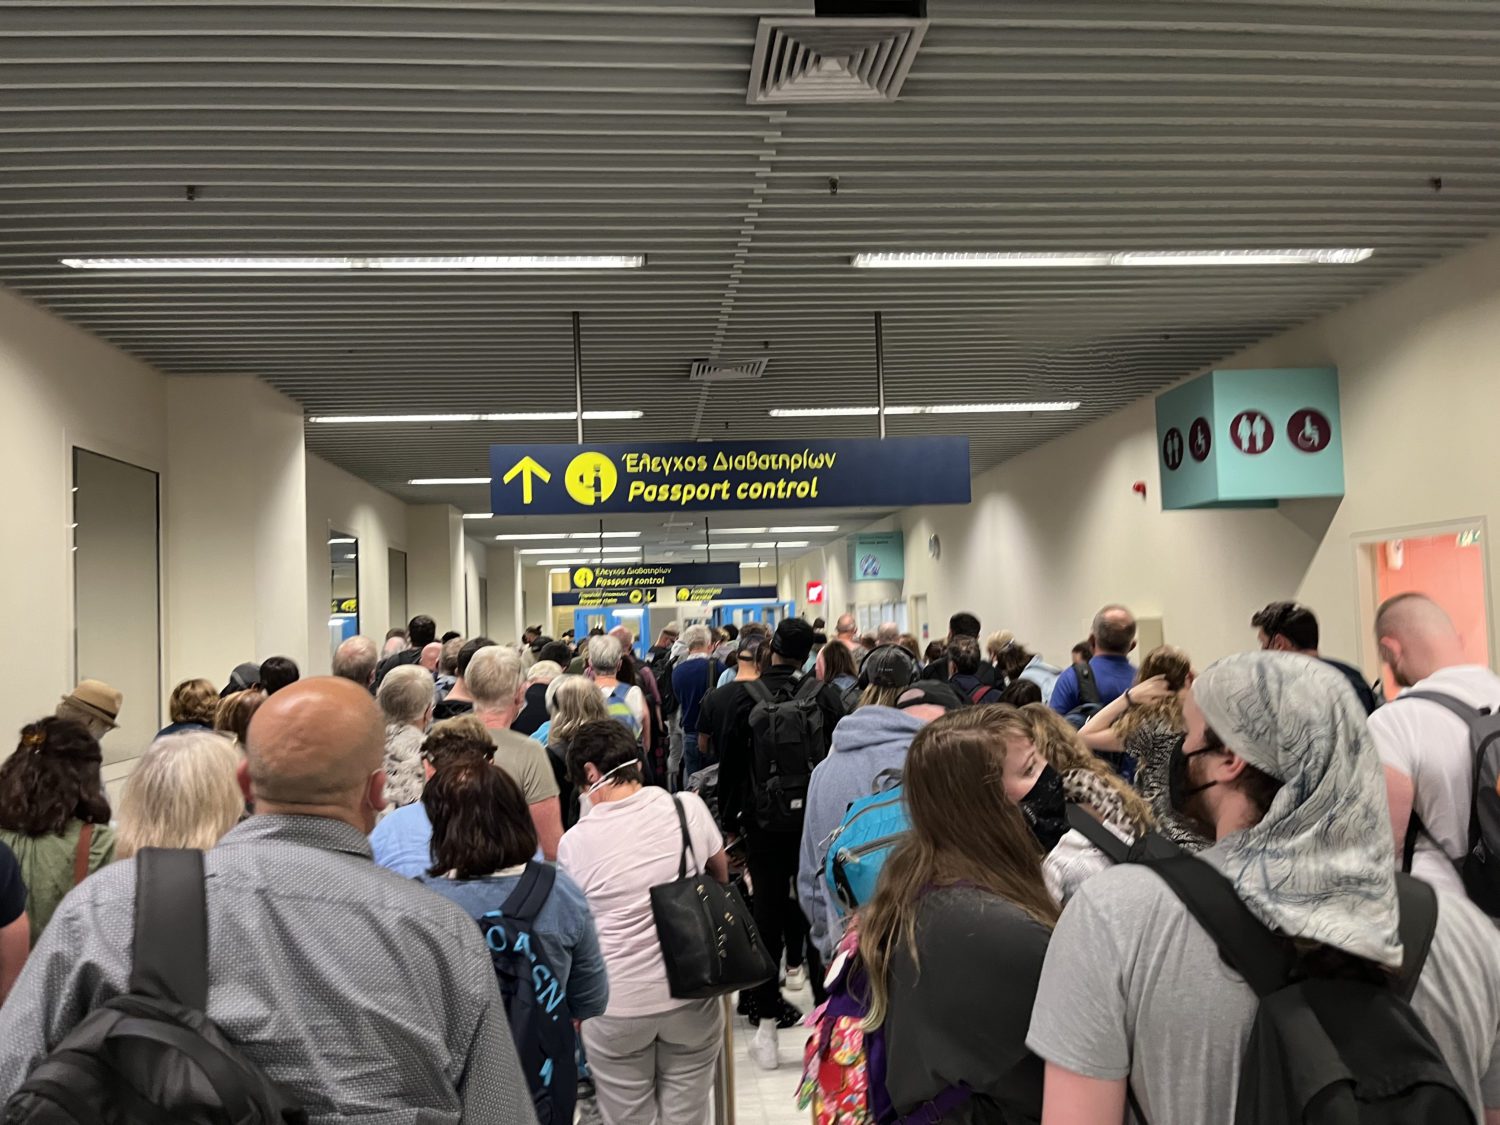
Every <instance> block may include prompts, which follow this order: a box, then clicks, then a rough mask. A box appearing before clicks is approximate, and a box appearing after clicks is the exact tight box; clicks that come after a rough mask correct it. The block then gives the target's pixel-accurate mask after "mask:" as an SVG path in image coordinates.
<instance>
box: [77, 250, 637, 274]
mask: <svg viewBox="0 0 1500 1125" xmlns="http://www.w3.org/2000/svg"><path fill="white" fill-rule="evenodd" d="M61 262H62V264H63V265H65V266H67V267H68V268H69V269H73V270H193V271H210V270H212V271H218V270H260V271H263V272H264V271H283V270H312V271H318V272H336V271H341V270H416V271H421V272H427V271H431V270H521V271H528V272H530V271H537V270H635V269H640V268H641V267H643V266H644V265H645V264H646V257H645V255H644V254H429V255H422V256H394V255H382V256H378V257H373V258H372V257H350V256H346V255H326V256H322V257H303V258H298V257H274V256H266V257H232V256H225V257H217V258H180V257H179V258H151V257H141V258H63V259H61Z"/></svg>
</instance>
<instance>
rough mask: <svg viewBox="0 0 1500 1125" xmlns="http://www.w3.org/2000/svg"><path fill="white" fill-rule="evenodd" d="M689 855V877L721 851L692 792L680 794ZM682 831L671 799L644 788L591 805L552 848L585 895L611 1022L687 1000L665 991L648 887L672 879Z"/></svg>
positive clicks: (704, 809) (707, 816)
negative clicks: (605, 972)
mask: <svg viewBox="0 0 1500 1125" xmlns="http://www.w3.org/2000/svg"><path fill="white" fill-rule="evenodd" d="M677 799H678V800H680V801H681V802H682V811H683V812H684V813H685V814H686V815H687V822H688V836H689V838H690V839H691V840H692V842H693V855H692V857H691V859H690V860H689V862H688V870H689V872H690V873H697V872H701V871H702V870H703V869H704V864H705V863H706V862H707V861H708V859H709V858H710V857H712V856H715V855H717V854H718V853H719V852H721V851H723V850H724V838H723V837H722V836H721V835H720V834H719V829H718V827H717V826H716V825H715V824H714V821H713V817H712V816H711V815H710V814H709V811H708V806H707V805H705V804H704V803H703V801H702V799H701V798H699V797H698V795H697V794H695V793H680V794H678V796H677ZM681 855H682V829H681V827H680V826H679V824H678V820H677V813H676V812H675V811H674V810H673V808H672V795H671V794H670V793H668V792H667V791H666V790H665V789H658V788H655V787H653V786H648V787H646V788H644V789H642V790H641V791H640V792H639V793H632V794H631V795H630V796H629V797H626V798H625V799H624V800H622V801H610V802H609V803H607V804H602V805H594V806H592V807H591V808H590V809H589V810H588V812H586V813H585V814H584V816H583V819H582V820H580V821H579V822H578V823H577V824H576V825H574V826H573V827H572V828H570V829H569V830H568V831H567V832H566V833H565V834H564V835H563V838H562V842H561V843H560V844H559V845H558V847H557V864H558V866H559V867H561V868H562V869H563V870H564V871H566V872H567V873H568V875H569V876H570V877H571V878H572V879H573V881H574V882H575V883H577V884H578V885H579V886H580V887H582V888H583V893H584V896H585V897H586V898H587V899H588V903H589V909H590V910H592V911H593V913H594V924H595V925H596V926H597V927H598V930H599V947H600V949H601V950H602V951H603V953H604V964H605V966H606V967H607V968H608V969H609V1008H608V1010H607V1011H606V1012H605V1014H606V1015H609V1016H649V1015H655V1014H657V1013H660V1012H667V1011H671V1010H672V1009H673V1008H679V1007H681V1006H683V1005H684V1004H690V1003H693V1001H691V1000H676V999H673V997H672V995H671V993H670V992H668V991H667V970H666V966H665V964H664V963H663V962H662V956H661V944H660V943H659V942H658V941H657V937H656V923H655V921H654V920H653V919H652V916H651V888H652V887H654V886H656V885H658V884H660V883H670V882H671V881H672V880H674V879H676V878H677V867H678V859H679V857H680V856H681Z"/></svg>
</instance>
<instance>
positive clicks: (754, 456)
mask: <svg viewBox="0 0 1500 1125" xmlns="http://www.w3.org/2000/svg"><path fill="white" fill-rule="evenodd" d="M969 499H970V493H969V439H968V438H966V437H902V438H834V439H830V440H827V441H726V442H714V443H712V444H705V443H702V442H641V443H636V442H618V443H614V444H608V445H492V446H490V507H491V511H493V512H494V514H495V515H497V516H507V515H511V516H525V515H543V516H560V515H579V514H594V515H603V514H609V513H613V514H620V513H625V512H669V511H679V512H680V511H692V510H699V509H715V510H725V509H736V508H851V507H861V508H871V507H880V508H887V507H888V508H897V507H908V506H910V505H913V504H967V503H968V502H969Z"/></svg>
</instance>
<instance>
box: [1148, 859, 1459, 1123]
mask: <svg viewBox="0 0 1500 1125" xmlns="http://www.w3.org/2000/svg"><path fill="white" fill-rule="evenodd" d="M1146 866H1147V867H1149V868H1150V869H1151V870H1152V871H1155V872H1156V873H1157V875H1159V876H1160V877H1161V878H1162V879H1163V880H1164V881H1165V882H1166V884H1167V885H1168V886H1169V887H1171V888H1172V891H1173V893H1174V894H1176V895H1177V897H1178V898H1179V899H1181V900H1182V903H1183V905H1184V906H1186V907H1187V909H1188V911H1189V913H1191V914H1192V915H1193V917H1194V918H1196V919H1197V921H1198V924H1199V925H1201V926H1202V927H1203V928H1204V929H1205V930H1206V931H1207V932H1208V934H1209V936H1210V937H1212V938H1213V940H1214V944H1215V945H1217V946H1218V948H1219V956H1220V957H1221V958H1223V960H1224V962H1225V964H1227V965H1228V966H1229V967H1230V968H1231V969H1233V970H1234V971H1235V972H1236V973H1238V974H1239V975H1240V976H1242V977H1244V978H1245V982H1246V983H1247V984H1248V985H1249V986H1250V987H1251V988H1253V989H1254V990H1255V994H1256V996H1257V997H1259V998H1260V1007H1259V1008H1258V1009H1257V1011H1256V1015H1255V1023H1254V1025H1253V1027H1252V1028H1251V1032H1250V1042H1249V1044H1248V1045H1247V1046H1246V1048H1245V1055H1244V1059H1243V1060H1242V1062H1241V1066H1240V1084H1239V1090H1238V1094H1237V1100H1236V1105H1235V1115H1234V1125H1456V1123H1458V1122H1465V1121H1468V1122H1472V1121H1473V1120H1474V1117H1473V1113H1472V1111H1471V1110H1470V1108H1469V1103H1468V1100H1467V1099H1466V1098H1465V1097H1464V1094H1463V1091H1462V1090H1461V1089H1460V1088H1459V1085H1458V1082H1457V1081H1456V1080H1455V1079H1454V1077H1453V1073H1452V1071H1451V1070H1450V1069H1449V1068H1448V1064H1447V1062H1446V1061H1445V1060H1444V1059H1443V1055H1442V1052H1441V1051H1440V1050H1439V1049H1438V1046H1437V1043H1436V1042H1434V1041H1433V1038H1432V1035H1431V1034H1430V1033H1429V1032H1428V1030H1427V1028H1426V1026H1425V1025H1424V1024H1423V1023H1422V1020H1421V1017H1420V1016H1418V1015H1417V1014H1416V1012H1415V1011H1413V1010H1412V1007H1411V997H1412V994H1413V993H1414V992H1415V991H1416V987H1417V979H1418V977H1420V976H1421V973H1422V966H1423V964H1424V963H1425V962H1426V960H1427V951H1428V949H1429V948H1430V946H1431V945H1432V935H1433V931H1434V930H1435V929H1436V926H1437V911H1438V903H1437V896H1436V894H1435V893H1434V892H1433V890H1432V888H1431V887H1430V886H1428V885H1427V884H1426V883H1423V882H1421V881H1420V880H1418V879H1413V878H1411V877H1410V876H1407V875H1399V876H1397V879H1396V886H1397V891H1398V893H1399V898H1400V910H1401V922H1400V931H1401V942H1402V945H1403V946H1404V948H1405V957H1404V961H1403V964H1402V966H1401V972H1400V975H1399V976H1398V977H1396V978H1395V980H1394V981H1390V982H1381V983H1375V982H1374V981H1372V980H1371V979H1370V978H1369V977H1368V976H1359V975H1356V974H1344V973H1339V974H1337V975H1332V976H1329V975H1322V974H1318V973H1316V972H1314V973H1312V974H1311V975H1310V974H1309V972H1308V971H1307V969H1306V963H1305V962H1304V961H1303V960H1302V958H1301V957H1300V956H1299V954H1298V951H1297V949H1296V947H1295V946H1294V945H1293V943H1292V942H1291V941H1289V940H1288V939H1286V938H1284V937H1281V936H1279V935H1277V934H1275V933H1273V932H1272V931H1271V930H1270V929H1268V928H1267V927H1266V926H1264V925H1263V924H1262V923H1261V922H1260V920H1259V919H1257V918H1256V917H1255V915H1253V914H1252V913H1250V910H1249V909H1248V908H1247V907H1246V906H1245V904H1244V903H1243V902H1242V901H1241V900H1240V897H1239V895H1237V894H1236V893H1235V891H1234V886H1233V884H1231V883H1230V882H1229V880H1228V879H1226V878H1224V876H1223V875H1221V874H1219V872H1218V871H1216V870H1215V869H1214V868H1213V867H1211V866H1210V865H1209V864H1207V863H1205V862H1204V861H1203V860H1201V859H1197V858H1194V857H1191V856H1183V857H1179V858H1176V859H1165V860H1159V861H1154V862H1151V863H1148V864H1147V865H1146ZM1131 1101H1132V1103H1134V1101H1135V1098H1134V1095H1133V1094H1132V1095H1131ZM1132 1108H1134V1110H1135V1113H1136V1117H1137V1118H1138V1119H1139V1120H1140V1121H1141V1122H1143V1123H1144V1122H1145V1120H1146V1119H1145V1117H1144V1116H1143V1115H1142V1114H1141V1112H1140V1108H1139V1106H1137V1105H1134V1104H1133V1105H1132Z"/></svg>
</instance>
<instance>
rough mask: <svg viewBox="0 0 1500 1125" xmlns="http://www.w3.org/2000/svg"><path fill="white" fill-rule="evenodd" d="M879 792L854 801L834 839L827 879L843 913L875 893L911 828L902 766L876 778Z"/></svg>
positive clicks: (844, 914) (826, 874) (824, 869)
mask: <svg viewBox="0 0 1500 1125" xmlns="http://www.w3.org/2000/svg"><path fill="white" fill-rule="evenodd" d="M875 787H876V792H875V793H874V794H873V795H871V796H869V797H861V798H860V799H859V800H857V801H855V802H854V803H853V804H852V805H850V806H849V811H848V812H846V813H845V814H844V819H843V820H842V821H840V823H839V826H838V828H837V829H836V830H835V831H834V833H833V835H832V836H831V837H829V841H828V859H827V860H826V861H825V863H824V867H823V878H824V880H825V881H826V882H827V883H828V889H829V891H830V892H831V893H832V895H833V902H834V904H835V906H836V908H837V910H838V912H839V914H840V915H841V916H844V917H847V916H848V915H850V914H852V913H854V911H856V910H858V909H859V908H860V907H861V906H863V905H864V904H865V903H867V902H869V901H870V899H871V898H873V897H874V896H875V884H876V883H877V882H879V880H880V869H881V868H882V867H884V866H885V861H886V857H888V856H889V855H890V854H891V851H892V850H893V849H894V848H895V847H896V845H897V844H899V843H900V842H901V838H902V837H903V836H905V835H906V833H907V832H908V831H910V829H911V818H910V817H909V816H908V815H907V812H906V801H905V798H904V797H903V796H902V786H901V771H900V770H886V771H885V772H884V773H882V774H881V775H880V776H879V777H877V778H876V779H875Z"/></svg>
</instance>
